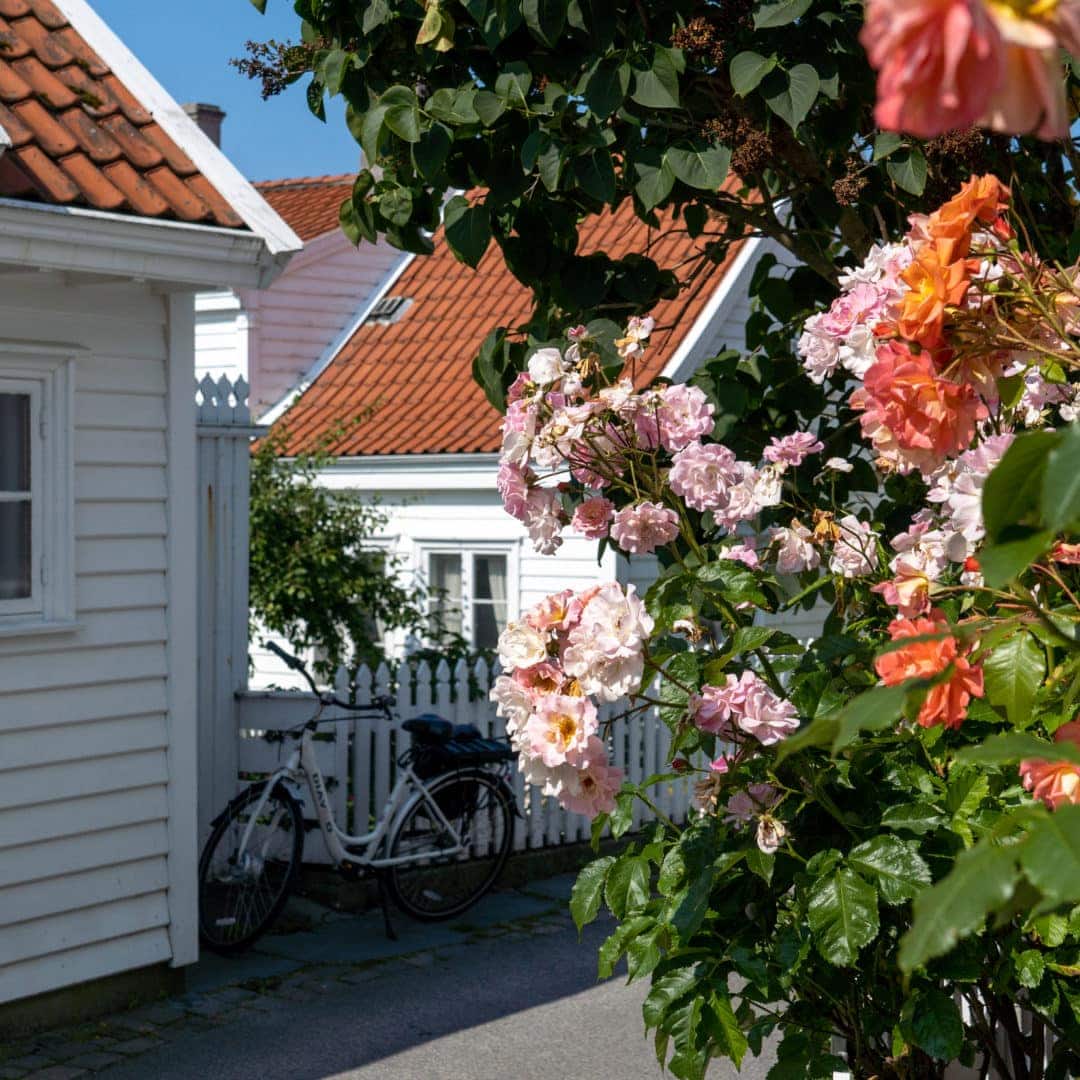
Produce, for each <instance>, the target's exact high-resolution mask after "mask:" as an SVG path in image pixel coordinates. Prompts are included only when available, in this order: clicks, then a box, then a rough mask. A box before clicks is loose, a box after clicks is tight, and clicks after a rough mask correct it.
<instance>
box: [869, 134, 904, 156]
mask: <svg viewBox="0 0 1080 1080" xmlns="http://www.w3.org/2000/svg"><path fill="white" fill-rule="evenodd" d="M903 143H904V140H903V138H901V136H899V135H898V134H897V133H896V132H895V131H880V132H878V134H877V137H876V138H875V139H874V157H873V160H874V161H884V160H885V158H887V157H889V156H890V155H891V154H894V153H896V151H897V150H899V149H900V147H901V146H902V145H903Z"/></svg>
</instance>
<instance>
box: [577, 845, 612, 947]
mask: <svg viewBox="0 0 1080 1080" xmlns="http://www.w3.org/2000/svg"><path fill="white" fill-rule="evenodd" d="M614 862H615V859H614V858H613V857H612V856H610V855H605V856H604V857H603V858H600V859H595V860H594V861H593V862H591V863H589V865H588V866H586V867H584V868H583V869H582V871H581V873H580V874H578V877H577V881H575V882H574V888H573V889H572V890H571V892H570V915H571V916H572V917H573V920H574V925H575V926H576V927H577V928H578V930H579V931H580V930H581V928H582V927H583V926H585V924H586V923H591V922H592V921H593V919H595V918H596V916H597V913H598V912H599V911H600V899H601V897H602V896H603V894H604V879H605V878H606V877H607V873H608V871H609V870H610V869H611V867H612V865H613V864H614Z"/></svg>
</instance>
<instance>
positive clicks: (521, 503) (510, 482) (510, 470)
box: [495, 461, 534, 521]
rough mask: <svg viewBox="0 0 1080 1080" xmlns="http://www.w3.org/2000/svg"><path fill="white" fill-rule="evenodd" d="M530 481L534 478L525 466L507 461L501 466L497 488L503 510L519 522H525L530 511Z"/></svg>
mask: <svg viewBox="0 0 1080 1080" xmlns="http://www.w3.org/2000/svg"><path fill="white" fill-rule="evenodd" d="M530 479H534V477H533V476H532V474H531V473H530V471H529V470H528V469H527V468H525V467H524V466H523V465H514V464H513V463H511V462H509V461H507V462H503V464H502V465H500V466H499V474H498V476H497V478H496V480H495V487H496V488H497V489H498V492H499V495H500V496H501V497H502V503H503V509H504V510H505V511H506V512H507V513H508V514H509V515H510V516H511V517H513V518H517V519H518V521H524V520H525V515H526V513H527V511H528V501H529V480H530Z"/></svg>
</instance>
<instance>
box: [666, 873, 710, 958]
mask: <svg viewBox="0 0 1080 1080" xmlns="http://www.w3.org/2000/svg"><path fill="white" fill-rule="evenodd" d="M714 874H715V871H714V870H713V868H712V867H711V866H710V867H706V868H705V869H704V870H702V871H699V872H698V873H696V874H694V875H692V876H691V878H690V881H689V882H688V883H687V887H686V888H685V889H683V891H682V892H681V893H679V894H678V895H677V896H675V897H674V898H673V900H672V903H671V915H670V916H669V919H668V921H669V922H670V923H671V925H672V926H674V927H675V930H676V932H677V933H678V935H679V941H681V942H682V943H683V944H684V945H685V944H686V943H687V942H688V941H689V940H690V938H692V937H693V936H694V934H695V933H696V932H697V930H698V928H699V927H700V926H701V924H702V922H703V920H704V919H705V913H706V912H707V911H708V910H709V897H710V896H711V895H712V888H713V878H714Z"/></svg>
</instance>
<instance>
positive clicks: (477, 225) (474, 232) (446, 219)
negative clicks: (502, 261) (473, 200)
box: [443, 195, 491, 270]
mask: <svg viewBox="0 0 1080 1080" xmlns="http://www.w3.org/2000/svg"><path fill="white" fill-rule="evenodd" d="M443 223H444V225H445V226H446V242H447V243H448V244H449V245H450V250H451V251H452V252H453V253H454V255H455V256H457V258H458V259H459V260H460V261H461V262H463V263H466V264H467V265H468V266H471V267H472V268H473V269H474V270H475V269H476V267H477V266H479V264H480V260H481V259H482V258H483V257H484V252H485V251H487V248H488V244H489V243H490V242H491V220H490V218H489V217H488V212H487V208H486V207H485V206H484V205H483V203H480V204H478V205H476V206H471V205H470V204H469V201H468V199H466V198H465V197H464V196H463V195H455V196H454V197H453V198H452V199H451V200H450V201H449V202H448V203H447V204H446V209H445V210H444V211H443Z"/></svg>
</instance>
